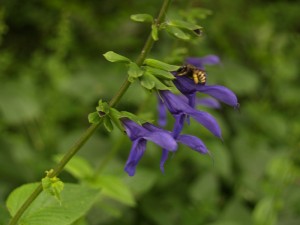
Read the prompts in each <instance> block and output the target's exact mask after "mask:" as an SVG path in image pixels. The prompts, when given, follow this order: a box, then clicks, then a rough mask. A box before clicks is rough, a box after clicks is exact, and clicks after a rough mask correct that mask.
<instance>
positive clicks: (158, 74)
mask: <svg viewBox="0 0 300 225" xmlns="http://www.w3.org/2000/svg"><path fill="white" fill-rule="evenodd" d="M145 68H146V71H147V72H149V73H151V74H153V75H154V76H155V77H157V78H161V79H166V80H174V79H175V77H174V76H173V75H172V73H170V72H169V71H166V70H161V69H157V68H154V67H149V66H146V67H145Z"/></svg>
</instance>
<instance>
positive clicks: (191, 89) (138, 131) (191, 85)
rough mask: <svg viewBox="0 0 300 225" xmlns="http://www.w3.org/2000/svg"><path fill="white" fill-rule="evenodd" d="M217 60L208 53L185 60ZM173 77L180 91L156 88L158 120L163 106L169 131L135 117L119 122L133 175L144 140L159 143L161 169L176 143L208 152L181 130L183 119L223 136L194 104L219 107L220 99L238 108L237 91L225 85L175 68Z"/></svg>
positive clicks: (198, 64)
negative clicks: (126, 139)
mask: <svg viewBox="0 0 300 225" xmlns="http://www.w3.org/2000/svg"><path fill="white" fill-rule="evenodd" d="M219 62H220V60H219V58H218V57H217V56H214V55H209V56H206V57H203V58H187V59H186V63H187V64H191V65H193V66H195V67H196V68H198V69H201V70H203V69H204V65H205V64H217V63H219ZM172 73H173V75H174V76H175V77H176V79H174V80H173V83H174V85H175V86H176V88H177V89H178V90H179V91H180V92H181V93H182V95H175V94H174V93H172V92H171V91H169V90H159V91H158V99H159V103H158V111H159V120H158V124H159V125H160V126H164V125H165V124H166V113H167V112H166V109H167V110H168V111H169V112H170V113H171V114H172V116H173V117H174V118H175V123H174V127H173V130H172V131H166V130H164V129H162V128H159V127H156V126H154V125H153V124H151V123H144V124H142V125H139V124H137V123H135V122H134V121H132V120H130V119H128V118H123V119H122V120H121V122H122V123H123V126H124V128H125V131H126V133H127V135H128V136H129V138H130V140H131V141H132V147H131V151H130V154H129V157H128V160H127V162H126V165H125V171H126V172H127V173H128V174H129V175H130V176H133V175H134V174H135V170H136V166H137V164H138V162H139V161H140V159H141V158H142V156H143V154H144V152H145V150H146V143H147V141H148V140H149V141H152V142H154V143H155V144H157V145H159V146H161V147H162V157H161V162H160V169H161V171H162V172H163V171H164V163H165V161H166V160H167V158H168V154H169V152H175V151H176V150H177V147H178V143H182V144H184V145H187V146H188V147H190V148H191V149H193V150H195V151H197V152H199V153H202V154H207V153H208V150H207V148H206V146H205V144H204V143H203V142H202V141H201V140H200V139H199V138H198V137H195V136H192V135H186V134H181V131H182V129H183V126H184V123H185V122H189V119H190V118H192V119H194V120H196V121H197V122H198V123H200V124H201V125H202V126H204V127H205V128H206V129H207V130H209V131H210V132H211V133H212V134H213V135H215V136H216V137H218V138H220V139H222V135H221V129H220V127H219V125H218V123H217V121H216V119H215V118H214V117H213V116H212V115H210V114H209V113H207V112H204V111H200V110H198V109H196V107H195V106H196V105H197V104H202V105H206V106H208V107H212V108H219V107H220V104H219V101H220V102H223V103H225V104H227V105H230V106H233V107H234V108H237V107H238V106H239V104H238V101H237V97H236V95H235V94H234V93H233V92H232V91H231V90H229V89H228V88H226V87H224V86H220V85H206V84H195V82H194V81H193V79H191V78H190V77H188V76H177V72H176V71H175V72H172ZM197 92H200V93H204V94H208V95H210V96H211V97H212V98H202V99H198V98H196V94H197Z"/></svg>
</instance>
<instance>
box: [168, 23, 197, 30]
mask: <svg viewBox="0 0 300 225" xmlns="http://www.w3.org/2000/svg"><path fill="white" fill-rule="evenodd" d="M167 24H168V25H169V26H171V27H179V28H183V29H187V30H191V31H194V30H199V29H201V28H202V27H201V26H199V25H197V24H193V23H189V22H186V21H183V20H168V22H167Z"/></svg>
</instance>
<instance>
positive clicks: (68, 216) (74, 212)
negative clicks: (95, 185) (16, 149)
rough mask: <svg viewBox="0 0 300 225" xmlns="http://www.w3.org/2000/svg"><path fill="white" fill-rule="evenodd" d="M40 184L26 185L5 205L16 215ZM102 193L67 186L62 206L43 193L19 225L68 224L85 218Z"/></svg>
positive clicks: (11, 196) (77, 186)
mask: <svg viewBox="0 0 300 225" xmlns="http://www.w3.org/2000/svg"><path fill="white" fill-rule="evenodd" d="M37 185H38V184H37V183H31V184H26V185H23V186H21V187H19V188H17V189H15V190H14V191H13V192H12V193H11V194H10V195H9V197H8V199H7V202H6V205H7V208H8V209H9V212H10V213H11V215H12V216H13V215H14V214H15V213H16V211H17V210H18V209H19V208H20V207H21V205H22V204H23V203H24V201H25V200H26V199H27V198H28V197H29V195H30V194H31V193H32V192H33V191H34V190H35V188H36V187H37ZM99 194H100V191H99V190H96V189H92V188H89V187H87V186H82V185H77V184H65V190H64V191H63V192H62V193H61V204H59V203H58V202H57V201H56V200H55V199H54V198H53V197H51V196H49V195H48V194H47V193H45V192H42V193H41V194H40V195H39V196H38V197H37V198H36V199H35V201H34V202H33V203H32V204H31V205H30V206H29V208H28V210H27V211H25V213H24V214H23V216H22V217H21V218H20V220H19V224H30V225H41V224H43V225H53V224H55V225H69V224H72V223H73V222H75V221H76V220H77V219H79V218H80V217H82V216H83V215H84V214H86V212H87V211H88V210H89V209H90V208H91V206H92V205H93V204H94V202H95V201H96V200H97V196H99Z"/></svg>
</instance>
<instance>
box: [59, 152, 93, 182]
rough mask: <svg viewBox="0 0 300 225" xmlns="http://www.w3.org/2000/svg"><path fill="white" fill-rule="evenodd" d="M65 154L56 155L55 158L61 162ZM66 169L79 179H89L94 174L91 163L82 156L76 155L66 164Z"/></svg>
mask: <svg viewBox="0 0 300 225" xmlns="http://www.w3.org/2000/svg"><path fill="white" fill-rule="evenodd" d="M62 157H63V155H56V156H55V157H54V160H55V161H56V162H59V161H60V159H61V158H62ZM65 170H66V171H68V172H69V173H70V174H72V176H74V177H75V178H77V179H78V180H87V179H89V178H91V177H92V176H93V175H94V169H93V168H92V166H91V164H90V163H89V162H88V161H87V160H86V159H84V158H83V157H80V156H74V157H73V158H72V159H71V160H70V161H69V162H68V164H67V165H66V166H65Z"/></svg>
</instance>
